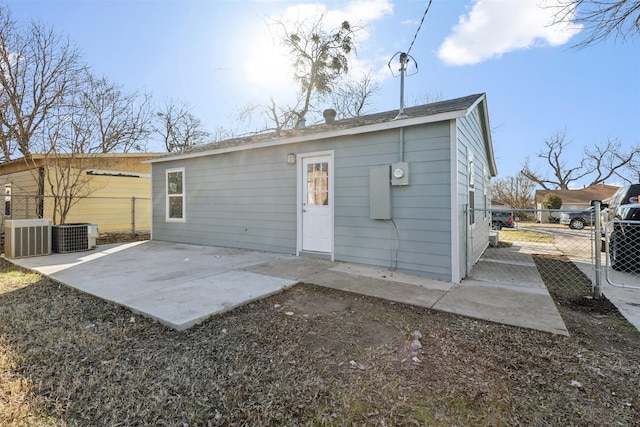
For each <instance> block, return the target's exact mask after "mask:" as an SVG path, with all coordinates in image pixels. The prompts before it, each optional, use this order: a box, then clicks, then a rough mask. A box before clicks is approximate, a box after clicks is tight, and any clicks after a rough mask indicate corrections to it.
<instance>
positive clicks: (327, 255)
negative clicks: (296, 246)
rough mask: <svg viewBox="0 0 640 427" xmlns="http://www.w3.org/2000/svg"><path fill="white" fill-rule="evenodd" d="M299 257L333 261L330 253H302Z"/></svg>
mask: <svg viewBox="0 0 640 427" xmlns="http://www.w3.org/2000/svg"><path fill="white" fill-rule="evenodd" d="M298 256H306V257H309V258H320V259H328V260H331V253H330V252H314V251H300V253H299V254H298Z"/></svg>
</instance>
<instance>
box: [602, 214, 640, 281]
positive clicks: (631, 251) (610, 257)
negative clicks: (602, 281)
mask: <svg viewBox="0 0 640 427" xmlns="http://www.w3.org/2000/svg"><path fill="white" fill-rule="evenodd" d="M636 209H637V212H636V213H632V215H630V216H631V217H636V216H637V217H640V208H636ZM603 229H604V235H605V239H604V244H603V250H604V252H605V254H606V256H605V257H604V258H605V260H604V265H605V273H606V280H607V282H608V283H609V284H611V285H613V286H619V287H625V288H632V289H639V290H640V220H614V221H609V222H608V223H606V224H605V225H604V226H603Z"/></svg>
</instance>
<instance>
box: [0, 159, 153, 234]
mask: <svg viewBox="0 0 640 427" xmlns="http://www.w3.org/2000/svg"><path fill="white" fill-rule="evenodd" d="M158 155H159V154H158V153H131V154H130V153H126V154H122V153H117V154H116V153H113V154H99V155H92V156H90V157H85V158H83V159H78V160H76V161H74V163H71V165H72V168H70V169H69V171H65V173H67V172H71V173H70V174H69V173H67V174H68V175H74V174H79V177H80V181H81V183H82V185H83V186H84V188H83V189H82V190H81V191H80V195H81V196H82V195H88V197H89V198H88V199H86V200H87V201H88V202H84V203H83V201H84V200H79V202H78V203H77V204H74V205H73V206H72V207H71V209H70V210H69V214H68V215H67V218H66V220H65V223H78V222H89V223H96V224H98V227H99V230H100V232H109V231H118V232H121V231H126V228H125V230H122V227H123V224H121V223H120V222H123V223H124V226H125V227H127V223H129V224H130V223H131V215H132V213H131V212H132V201H131V199H132V198H133V197H136V198H140V199H146V200H148V199H149V198H150V195H151V179H150V177H151V175H150V169H151V168H150V166H149V165H148V164H143V163H142V161H143V160H147V159H150V158H153V157H157V156H158ZM59 159H60V160H61V161H62V162H65V161H67V160H68V159H69V157H68V156H61V157H59ZM53 163H54V162H53V160H52V159H47V157H46V156H44V155H41V154H34V155H32V156H31V158H30V160H29V161H26V160H25V159H24V158H19V159H15V160H11V161H9V162H5V163H2V164H0V188H2V189H3V193H4V203H3V208H2V212H0V213H1V214H2V215H0V217H1V218H2V220H3V221H4V219H30V218H54V212H53V206H54V203H53V200H54V198H55V197H54V196H55V195H59V193H53V192H52V190H51V186H50V180H49V178H53V181H54V182H56V179H55V176H57V175H56V174H59V173H60V172H56V169H55V168H53V167H49V165H53ZM49 174H53V175H51V176H49ZM74 203H75V202H74ZM137 209H138V212H136V213H135V217H136V218H137V221H138V228H139V229H146V230H149V229H150V227H151V224H150V218H151V207H150V203H148V202H147V203H146V204H143V203H139V204H138V205H137ZM145 211H146V212H145ZM118 216H121V217H122V218H121V219H120V218H117V217H118ZM118 221H120V222H118ZM56 222H59V221H56ZM3 229H4V227H3Z"/></svg>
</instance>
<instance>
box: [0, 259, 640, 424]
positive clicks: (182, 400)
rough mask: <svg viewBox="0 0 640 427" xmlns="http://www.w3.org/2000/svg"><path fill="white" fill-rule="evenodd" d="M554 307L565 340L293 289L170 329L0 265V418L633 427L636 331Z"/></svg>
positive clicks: (591, 312) (639, 374) (638, 412)
mask: <svg viewBox="0 0 640 427" xmlns="http://www.w3.org/2000/svg"><path fill="white" fill-rule="evenodd" d="M560 309H561V312H562V314H563V316H564V318H565V320H566V322H567V326H568V327H569V330H570V332H571V337H560V336H553V335H550V334H546V333H542V332H536V331H531V330H525V329H520V328H514V327H509V326H504V325H497V324H491V323H487V322H482V321H475V320H471V319H468V318H464V317H460V316H454V315H449V314H445V313H438V312H433V311H430V310H427V309H421V308H415V307H410V306H406V305H401V304H394V303H390V302H387V301H383V300H379V299H375V298H369V297H362V296H358V295H353V294H348V293H343V292H338V291H334V290H329V289H324V288H320V287H315V286H310V285H300V286H297V287H294V288H292V289H290V290H288V291H286V292H284V293H282V294H279V295H275V296H273V297H270V298H267V299H264V300H262V301H259V302H256V303H253V304H250V305H247V306H244V307H241V308H239V309H236V310H233V311H231V312H228V313H226V314H224V315H221V316H217V317H214V318H212V319H211V320H210V321H208V322H206V323H204V324H202V325H200V326H197V327H194V328H192V329H190V330H188V331H185V332H176V331H173V330H170V329H167V328H165V327H163V326H161V325H159V324H157V323H156V322H154V321H151V320H148V319H144V318H141V317H139V316H136V315H134V314H132V313H131V312H129V311H127V310H125V309H123V308H121V307H118V306H115V305H113V304H110V303H107V302H104V301H101V300H99V299H97V298H94V297H92V296H90V295H86V294H83V293H80V292H77V291H75V290H72V289H69V288H67V287H65V286H61V285H58V284H56V283H53V282H51V281H49V280H46V279H42V278H40V277H39V276H38V275H34V274H30V273H26V272H21V271H20V270H17V269H15V268H13V267H11V266H10V265H9V264H8V263H7V262H6V261H4V260H0V372H1V373H0V375H1V376H0V425H10V426H35V425H37V426H42V425H51V426H76V425H82V426H95V425H105V426H107V425H108V426H132V425H154V426H184V425H190V426H208V425H256V426H260V425H329V426H342V425H387V426H388V425H435V426H451V425H478V426H485V425H496V426H499V425H509V426H511V425H541V426H544V425H622V426H632V425H637V424H638V423H639V422H640V396H639V393H640V367H639V366H640V365H639V364H638V354H640V334H638V333H637V332H634V331H633V330H631V328H629V327H628V325H627V326H626V327H623V326H622V325H624V321H623V320H622V319H621V317H620V316H619V315H618V313H617V312H615V310H614V311H611V310H603V307H600V306H599V305H598V304H591V305H589V306H585V305H581V304H578V303H576V304H573V305H571V304H564V303H563V305H562V306H560ZM413 330H419V331H421V332H422V334H423V338H422V344H423V348H422V349H420V350H419V351H418V352H415V353H412V352H411V351H409V349H408V347H407V339H408V338H409V334H410V333H411V332H412V331H413ZM413 357H417V359H415V360H414V359H412V358H413ZM572 381H577V382H579V383H580V384H579V385H578V384H576V383H575V382H574V383H573V385H572Z"/></svg>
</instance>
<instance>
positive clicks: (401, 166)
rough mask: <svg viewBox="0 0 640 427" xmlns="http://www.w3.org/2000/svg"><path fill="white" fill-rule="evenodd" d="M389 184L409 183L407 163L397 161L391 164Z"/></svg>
mask: <svg viewBox="0 0 640 427" xmlns="http://www.w3.org/2000/svg"><path fill="white" fill-rule="evenodd" d="M391 185H409V163H407V162H398V163H394V164H392V165H391Z"/></svg>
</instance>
